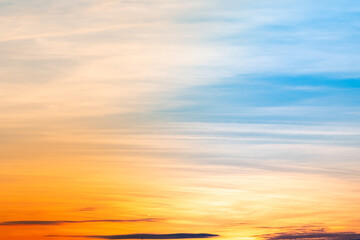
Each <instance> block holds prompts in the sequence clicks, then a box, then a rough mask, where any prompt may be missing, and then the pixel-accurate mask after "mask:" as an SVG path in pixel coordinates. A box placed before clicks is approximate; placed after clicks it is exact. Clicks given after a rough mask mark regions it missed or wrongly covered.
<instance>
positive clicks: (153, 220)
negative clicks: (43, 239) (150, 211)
mask: <svg viewBox="0 0 360 240" xmlns="http://www.w3.org/2000/svg"><path fill="white" fill-rule="evenodd" d="M158 220H159V219H157V218H140V219H100V220H81V221H68V220H61V221H8V222H2V223H0V226H17V225H61V224H66V223H96V222H156V221H158Z"/></svg>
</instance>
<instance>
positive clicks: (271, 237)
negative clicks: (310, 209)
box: [257, 229, 360, 240]
mask: <svg viewBox="0 0 360 240" xmlns="http://www.w3.org/2000/svg"><path fill="white" fill-rule="evenodd" d="M257 237H263V238H264V239H267V240H296V239H309V240H311V239H321V240H358V239H360V233H355V232H327V231H325V230H323V229H320V230H312V231H308V232H282V233H274V234H264V235H257Z"/></svg>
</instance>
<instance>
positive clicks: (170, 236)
mask: <svg viewBox="0 0 360 240" xmlns="http://www.w3.org/2000/svg"><path fill="white" fill-rule="evenodd" d="M218 236H219V235H217V234H209V233H172V234H145V233H139V234H124V235H108V236H60V235H49V236H48V237H86V238H100V239H190V238H211V237H218Z"/></svg>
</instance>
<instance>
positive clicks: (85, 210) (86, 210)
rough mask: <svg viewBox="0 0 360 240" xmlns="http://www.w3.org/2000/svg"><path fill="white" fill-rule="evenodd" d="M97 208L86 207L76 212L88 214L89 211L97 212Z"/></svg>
mask: <svg viewBox="0 0 360 240" xmlns="http://www.w3.org/2000/svg"><path fill="white" fill-rule="evenodd" d="M96 209H97V208H95V207H85V208H80V209H76V211H79V212H88V211H95V210H96Z"/></svg>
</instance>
